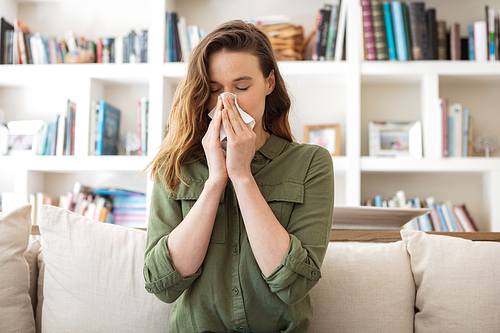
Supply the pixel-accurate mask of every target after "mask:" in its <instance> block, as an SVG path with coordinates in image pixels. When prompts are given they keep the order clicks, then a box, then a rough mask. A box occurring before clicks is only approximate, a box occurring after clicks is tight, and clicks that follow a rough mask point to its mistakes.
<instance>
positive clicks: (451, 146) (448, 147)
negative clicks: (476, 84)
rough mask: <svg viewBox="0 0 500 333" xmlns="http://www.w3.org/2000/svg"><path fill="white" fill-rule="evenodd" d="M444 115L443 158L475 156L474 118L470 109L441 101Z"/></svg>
mask: <svg viewBox="0 0 500 333" xmlns="http://www.w3.org/2000/svg"><path fill="white" fill-rule="evenodd" d="M439 107H440V110H441V114H442V125H443V126H442V135H443V137H442V141H443V153H442V155H443V157H468V156H473V155H474V153H473V146H474V144H473V130H472V116H471V115H470V110H469V107H467V106H462V104H460V103H452V104H450V103H448V99H447V98H440V99H439Z"/></svg>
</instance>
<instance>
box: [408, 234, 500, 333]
mask: <svg viewBox="0 0 500 333" xmlns="http://www.w3.org/2000/svg"><path fill="white" fill-rule="evenodd" d="M401 236H402V238H403V241H404V242H405V244H406V247H407V250H408V253H409V254H410V258H411V267H412V271H413V276H414V278H415V284H416V287H417V295H416V300H415V306H416V308H417V309H416V311H417V313H416V314H415V332H417V333H418V332H455V333H460V332H482V333H484V332H498V330H499V327H500V282H499V277H500V244H499V243H495V242H473V241H470V240H465V239H461V238H457V237H450V236H439V235H428V234H426V233H424V232H421V231H410V230H402V231H401Z"/></svg>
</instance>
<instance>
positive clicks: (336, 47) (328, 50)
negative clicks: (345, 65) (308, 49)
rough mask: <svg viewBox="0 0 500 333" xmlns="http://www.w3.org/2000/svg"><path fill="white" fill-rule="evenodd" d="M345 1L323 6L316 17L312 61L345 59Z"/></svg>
mask: <svg viewBox="0 0 500 333" xmlns="http://www.w3.org/2000/svg"><path fill="white" fill-rule="evenodd" d="M346 15H347V0H341V1H339V3H338V4H325V5H324V6H323V8H321V9H320V10H319V11H318V14H317V16H316V31H315V35H314V39H313V47H312V60H320V61H322V60H342V59H345V54H344V50H345V47H344V43H345V31H346V29H345V28H346Z"/></svg>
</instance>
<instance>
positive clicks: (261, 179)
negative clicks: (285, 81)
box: [144, 135, 334, 333]
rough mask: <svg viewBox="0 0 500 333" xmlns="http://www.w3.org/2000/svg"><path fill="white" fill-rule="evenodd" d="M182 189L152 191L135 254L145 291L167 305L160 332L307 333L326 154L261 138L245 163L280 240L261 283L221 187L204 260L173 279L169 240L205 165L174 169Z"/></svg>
mask: <svg viewBox="0 0 500 333" xmlns="http://www.w3.org/2000/svg"><path fill="white" fill-rule="evenodd" d="M182 170H183V177H184V180H185V181H186V183H187V184H188V185H189V186H186V185H184V184H182V183H179V186H178V187H177V188H176V189H175V190H174V191H172V192H169V191H167V189H166V187H165V184H164V183H160V182H156V183H155V185H154V188H153V194H152V199H151V200H152V202H151V211H150V218H149V226H148V235H147V245H146V253H145V265H144V277H145V280H146V290H147V291H148V292H150V293H154V294H155V295H156V296H157V297H158V298H159V299H160V300H162V301H164V302H168V303H171V302H174V301H176V303H175V304H174V306H173V307H172V311H171V315H170V325H169V326H170V327H169V332H170V333H197V332H232V331H240V332H287V333H289V332H300V333H302V332H307V330H308V329H309V326H310V324H311V321H312V317H313V304H312V302H311V299H310V297H309V294H308V293H309V290H310V289H311V288H312V287H313V286H314V285H315V284H316V283H317V282H318V280H319V279H320V277H321V271H320V269H321V263H322V262H323V258H324V255H325V252H326V249H327V245H328V241H329V236H330V230H331V225H332V220H333V196H334V190H333V188H334V187H333V185H334V184H333V165H332V157H331V156H330V154H329V152H328V151H327V150H326V149H324V148H322V147H320V146H315V145H307V144H298V143H290V142H288V141H286V140H284V139H282V138H280V137H277V136H275V135H271V137H270V138H269V140H268V141H267V142H266V143H265V145H264V146H263V147H262V148H261V149H260V150H259V151H257V152H256V153H255V156H254V158H253V160H252V162H251V170H252V174H253V176H254V178H255V181H256V183H257V185H258V187H259V189H260V191H261V193H262V196H263V197H264V198H265V199H266V201H267V203H268V204H269V207H270V208H271V210H272V211H273V213H274V215H275V216H276V218H277V219H278V221H279V222H280V223H281V224H282V225H283V227H284V228H285V229H286V230H287V231H288V233H289V235H290V246H289V249H288V253H287V254H286V255H285V256H284V257H283V260H282V261H281V264H280V265H279V266H278V267H277V268H276V269H275V270H274V271H273V272H272V273H271V274H270V275H269V276H267V277H265V276H264V275H263V274H262V272H261V271H260V268H259V266H258V264H257V262H256V260H255V258H254V255H253V253H252V248H251V247H250V243H249V241H248V237H247V234H246V231H245V225H244V223H243V218H242V216H241V212H240V209H239V207H238V198H237V197H236V193H235V190H234V188H233V186H232V183H231V182H230V181H228V184H227V186H226V189H225V191H224V193H223V194H222V196H221V198H220V203H219V207H218V210H217V215H216V218H215V223H214V228H213V231H212V236H211V239H210V245H209V247H208V251H207V254H206V257H205V260H204V262H203V264H202V265H201V267H200V268H199V270H198V271H197V272H196V273H195V274H194V275H190V276H186V277H182V276H181V275H180V274H179V272H178V271H177V270H176V269H175V266H174V263H173V261H172V259H171V257H170V255H169V251H168V248H167V239H168V236H169V234H170V232H171V231H172V230H173V229H174V228H175V227H176V226H177V225H178V224H179V223H180V222H181V221H182V220H183V219H184V217H186V215H187V214H188V213H189V210H190V209H191V208H192V207H193V205H194V203H195V202H196V200H197V199H198V198H199V196H200V194H201V192H202V190H203V186H204V184H205V181H206V180H207V179H208V167H207V164H206V160H201V161H198V162H194V163H190V164H187V165H185V166H183V169H182Z"/></svg>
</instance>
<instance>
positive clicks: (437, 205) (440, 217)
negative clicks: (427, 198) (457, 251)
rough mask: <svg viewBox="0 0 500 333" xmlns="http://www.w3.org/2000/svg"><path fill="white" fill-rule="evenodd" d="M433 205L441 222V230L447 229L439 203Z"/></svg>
mask: <svg viewBox="0 0 500 333" xmlns="http://www.w3.org/2000/svg"><path fill="white" fill-rule="evenodd" d="M435 207H436V210H437V212H438V215H439V220H440V222H441V231H449V230H450V229H448V226H447V224H446V220H445V218H444V214H443V210H442V209H441V204H436V205H435Z"/></svg>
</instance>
